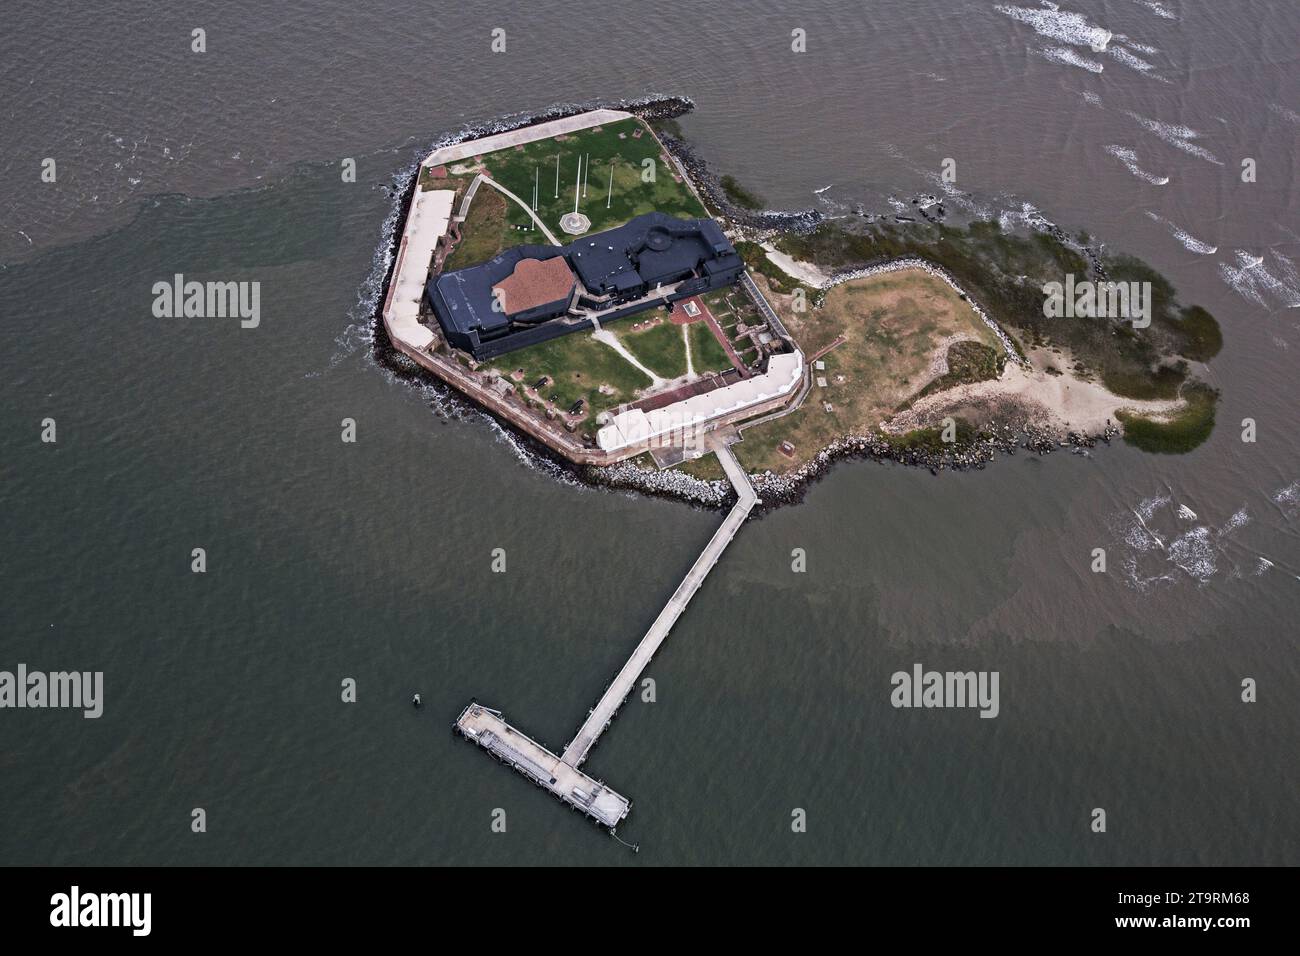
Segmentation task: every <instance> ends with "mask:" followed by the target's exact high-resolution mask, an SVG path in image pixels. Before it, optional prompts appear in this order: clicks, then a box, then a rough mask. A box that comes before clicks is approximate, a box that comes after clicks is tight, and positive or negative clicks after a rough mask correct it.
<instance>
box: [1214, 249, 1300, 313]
mask: <svg viewBox="0 0 1300 956" xmlns="http://www.w3.org/2000/svg"><path fill="white" fill-rule="evenodd" d="M1234 252H1235V255H1236V259H1237V264H1236V266H1231V265H1229V264H1228V263H1226V262H1220V263H1219V275H1220V276H1221V277H1222V279H1223V281H1224V282H1226V283H1227V284H1228V285H1229V286H1230V287H1231V288H1232V291H1233V292H1236V293H1237V294H1238V295H1240V296H1241V297H1242V298H1244V299H1246V300H1248V301H1250V302H1254V303H1255V304H1256V305H1258V306H1260V307H1261V308H1264V309H1267V308H1269V307H1270V306H1269V299H1272V300H1274V301H1276V302H1278V303H1280V304H1281V305H1282V306H1283V308H1287V309H1300V283H1293V284H1290V285H1289V284H1287V283H1286V282H1284V281H1283V280H1282V279H1281V278H1279V277H1278V276H1275V275H1273V273H1271V272H1269V271H1268V267H1267V266H1265V265H1264V257H1263V256H1252V255H1250V253H1248V252H1246V251H1245V250H1244V249H1236V250H1234ZM1273 255H1274V257H1275V258H1276V259H1280V260H1282V261H1281V262H1280V263H1278V266H1277V267H1278V269H1279V271H1281V272H1285V269H1286V268H1287V267H1290V268H1291V270H1292V271H1294V264H1293V263H1291V260H1290V259H1287V258H1286V257H1285V256H1280V255H1279V254H1278V253H1273Z"/></svg>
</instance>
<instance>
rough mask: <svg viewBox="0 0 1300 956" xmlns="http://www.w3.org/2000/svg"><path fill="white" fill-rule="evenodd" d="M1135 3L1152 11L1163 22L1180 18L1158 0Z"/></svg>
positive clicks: (1137, 0)
mask: <svg viewBox="0 0 1300 956" xmlns="http://www.w3.org/2000/svg"><path fill="white" fill-rule="evenodd" d="M1135 2H1136V3H1138V4H1139V5H1141V6H1144V7H1146V8H1147V9H1148V10H1150V11H1151V12H1152V13H1154V14H1155V15H1156V16H1158V17H1160V19H1162V20H1177V19H1178V17H1177V16H1176V15H1175V14H1174V12H1173V11H1172V10H1170V9H1169V8H1168V7H1166V6H1165V5H1164V4H1163V3H1160V2H1158V0H1135Z"/></svg>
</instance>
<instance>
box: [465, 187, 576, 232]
mask: <svg viewBox="0 0 1300 956" xmlns="http://www.w3.org/2000/svg"><path fill="white" fill-rule="evenodd" d="M477 178H478V179H481V180H483V182H485V183H487V184H488V185H489V186H491V187H492V188H493V189H495V190H496V191H497V192H499V193H501V194H502V195H504V196H509V197H510V198H511V199H513V200H514V201H515V202H517V203H518V204H519V208H521V209H522V210H523V211H524V212H526V213H528V215H529V216H531V217H532V219H533V222H535V223H537V228H538V229H540V230H542V232H543V233H544V234H545V235H546V238H547V239H548V240H550V243H551V245H553V246H562V245H564V243H562V242H560V240H559V239H556V238H555V233H553V232H551V230H549V229H547V228H546V223H544V222H542V220H541V219H539V218H538V216H537V213H535V212H533V210H532V209H531V208H530V207H529V205H528V203H526V202H524V201H523V200H522V199H520V198H519V197H518V196H516V195H515V194H514V193H512V192H511V191H510V190H508V189H506V187H505V186H502V185H501V184H500V183H499V182H497V181H496V180H495V179H493V178H491V177H490V176H484V175H483V174H482V173H479V175H478V177H477Z"/></svg>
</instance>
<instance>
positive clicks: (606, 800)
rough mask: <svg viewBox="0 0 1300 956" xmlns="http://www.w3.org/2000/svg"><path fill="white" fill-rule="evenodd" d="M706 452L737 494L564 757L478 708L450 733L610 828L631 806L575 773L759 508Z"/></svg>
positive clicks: (730, 461)
mask: <svg viewBox="0 0 1300 956" xmlns="http://www.w3.org/2000/svg"><path fill="white" fill-rule="evenodd" d="M713 452H714V454H716V455H717V456H718V460H719V461H720V462H721V463H722V468H723V470H724V471H725V472H726V473H727V478H728V480H729V481H730V482H731V485H732V487H733V488H735V490H736V496H737V497H736V503H735V504H734V505H733V506H732V508H731V510H730V511H729V512H728V513H727V517H726V519H725V520H724V521H723V522H722V525H721V526H720V527H719V528H718V530H717V531H715V532H714V533H713V537H712V538H710V539H709V543H708V544H707V545H705V547H704V550H703V551H702V552H700V556H699V557H698V558H696V559H695V563H694V564H693V565H691V569H690V570H689V571H687V572H686V577H685V578H683V579H682V582H681V584H679V585H678V586H677V590H676V591H674V592H673V595H672V597H670V598H669V599H668V603H667V604H666V605H664V608H663V610H662V611H660V612H659V616H658V617H657V618H655V621H654V623H653V624H651V625H650V630H648V631H646V634H645V636H644V637H643V638H641V642H640V643H639V644H637V646H636V650H634V651H633V652H632V656H631V657H629V658H628V659H627V663H625V664H624V665H623V667H622V668H621V669H620V670H619V672H618V673H617V674H616V675H614V679H613V681H611V682H610V685H609V687H607V688H606V689H605V693H604V694H602V695H601V698H600V700H598V701H597V702H596V706H595V707H593V708H592V709H591V712H590V713H589V714H588V715H587V719H586V720H585V721H583V723H582V726H581V727H579V728H578V732H577V733H576V734H574V737H573V739H572V740H571V741H569V745H568V746H567V747H565V748H564V753H563V754H561V755H560V756H558V757H557V756H556V755H555V754H554V753H552V752H551V751H549V750H547V749H546V748H545V747H543V746H542V745H541V744H539V743H537V742H536V741H534V740H533V739H532V738H531V737H529V736H527V735H526V734H524V733H522V732H521V731H519V730H517V729H516V728H514V727H512V726H511V725H510V724H508V723H506V721H505V719H504V717H502V715H501V714H500V712H498V711H493V710H490V709H489V708H485V707H483V706H481V705H479V704H477V703H474V704H470V706H469V707H466V708H465V710H464V712H463V713H462V714H461V715H460V717H459V718H458V719H457V720H456V724H455V727H456V730H458V731H459V732H460V733H461V734H463V735H464V736H465V737H466V738H468V739H470V740H472V741H474V742H475V743H477V744H478V745H479V746H481V747H483V748H484V749H485V750H487V751H488V752H489V753H491V754H493V755H494V756H496V757H497V758H498V759H500V760H501V761H502V762H503V763H506V764H508V765H510V766H513V767H514V768H515V769H516V770H518V771H519V772H520V773H522V774H523V775H524V776H526V777H528V778H529V779H531V780H532V781H533V782H534V783H536V784H537V785H538V786H540V787H543V788H544V789H547V790H550V791H551V792H552V793H553V794H555V796H557V797H559V798H560V799H561V800H563V801H564V802H565V803H567V804H569V805H570V806H573V807H575V808H576V809H579V810H581V811H583V812H584V813H586V814H587V815H588V816H590V817H592V818H593V819H595V820H597V821H598V822H599V823H601V824H603V825H604V826H607V827H610V828H611V829H612V828H613V827H614V826H615V825H616V824H617V823H618V822H619V821H620V820H622V819H623V818H624V817H625V816H627V813H628V810H629V809H630V808H631V802H630V801H629V800H627V798H625V797H623V796H621V795H620V794H618V793H616V792H615V791H613V790H611V789H609V788H608V787H606V786H605V785H604V783H603V782H601V781H597V780H594V779H593V778H592V777H589V776H588V775H587V774H585V773H583V772H582V771H581V770H579V769H578V768H579V767H580V766H581V765H582V763H583V761H585V760H586V759H587V755H588V754H590V753H591V749H592V747H594V746H595V745H596V741H597V740H599V739H600V735H601V734H602V733H604V732H605V729H606V728H607V727H609V725H610V723H611V722H612V721H613V719H614V717H615V715H616V714H617V713H618V709H619V707H621V706H622V705H623V701H625V700H626V699H627V697H628V695H629V694H630V693H631V692H632V689H633V688H634V687H635V686H636V681H637V678H638V677H640V676H641V672H642V671H644V670H645V668H646V667H647V666H648V665H649V663H650V661H651V660H652V659H653V658H654V655H655V652H656V651H658V650H659V647H660V645H662V644H663V642H664V640H665V639H666V638H667V637H668V633H669V631H671V630H672V627H673V625H674V624H675V623H677V619H678V618H679V617H681V615H682V612H683V611H685V610H686V605H687V604H688V603H690V600H691V598H692V597H694V596H695V592H696V591H698V590H699V589H700V585H701V584H703V583H704V579H705V578H706V577H707V576H708V574H709V572H710V571H711V570H713V566H714V565H715V564H717V563H718V558H719V557H721V556H722V552H723V551H724V550H726V547H727V545H729V544H730V543H731V539H732V538H734V537H735V536H736V532H737V531H739V530H740V526H741V525H742V524H744V523H745V519H746V518H747V517H749V512H750V511H751V510H752V509H753V507H754V505H755V504H757V503H758V496H757V495H756V494H755V493H754V488H753V486H752V485H750V483H749V477H748V476H747V475H746V474H745V470H744V469H743V468H742V467H741V466H740V462H738V461H736V457H735V455H733V454H732V453H731V449H730V448H728V447H727V446H726V445H725V444H722V443H720V442H718V443H715V444H714V446H713Z"/></svg>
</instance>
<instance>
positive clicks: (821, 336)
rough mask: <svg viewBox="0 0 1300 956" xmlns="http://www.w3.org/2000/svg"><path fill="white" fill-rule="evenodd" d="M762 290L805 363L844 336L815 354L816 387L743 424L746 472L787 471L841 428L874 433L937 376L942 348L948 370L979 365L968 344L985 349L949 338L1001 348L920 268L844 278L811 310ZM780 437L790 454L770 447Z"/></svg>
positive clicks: (968, 309) (952, 294)
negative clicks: (797, 402) (955, 361)
mask: <svg viewBox="0 0 1300 956" xmlns="http://www.w3.org/2000/svg"><path fill="white" fill-rule="evenodd" d="M760 284H761V283H760ZM771 298H772V300H773V305H774V307H776V308H777V309H778V310H779V311H780V312H781V313H782V315H783V317H784V318H785V321H786V325H787V327H788V328H789V330H790V333H791V335H793V336H794V338H795V341H797V342H798V343H799V346H800V348H802V349H803V351H804V354H805V356H807V357H808V359H809V361H811V360H812V356H813V355H814V354H815V353H816V352H818V351H819V350H821V349H822V348H823V347H825V346H827V345H829V344H831V343H832V342H834V341H835V340H836V339H837V338H839V337H840V336H843V337H844V338H845V342H844V343H843V344H841V345H839V346H836V347H835V348H834V349H832V350H831V351H829V352H827V353H826V355H825V356H823V358H822V361H824V362H825V363H826V368H825V370H824V371H814V372H813V375H814V377H817V376H820V377H823V378H825V379H826V383H827V384H826V386H825V387H819V386H817V385H815V384H814V386H813V389H812V391H811V392H810V393H809V395H808V398H807V399H806V400H805V401H804V403H803V405H802V406H801V407H800V408H799V409H798V410H796V411H794V412H792V413H791V414H789V415H786V416H784V417H782V418H778V419H774V420H773V421H770V422H765V423H764V424H762V425H758V426H755V427H754V428H750V429H746V430H745V432H744V441H742V442H741V443H740V444H738V445H736V446H735V450H736V453H737V455H738V457H739V458H740V461H741V463H742V464H743V465H745V467H747V468H749V469H750V470H754V471H758V470H762V469H768V468H770V469H771V470H772V471H775V472H778V473H779V472H783V471H789V470H791V469H793V468H794V467H796V466H797V465H798V464H799V462H800V461H801V460H804V459H806V458H807V456H809V455H811V454H813V453H814V452H816V451H818V450H820V449H821V448H822V447H824V446H825V445H827V444H829V443H830V442H831V441H833V440H834V439H835V438H838V437H839V436H841V435H846V434H864V433H868V432H872V431H875V430H876V429H877V428H878V427H879V425H880V423H881V422H882V421H883V420H885V419H888V418H889V417H891V416H892V415H893V414H894V411H895V410H896V409H897V408H899V407H900V406H903V405H906V404H907V403H908V402H909V401H910V400H911V399H913V398H914V397H916V396H917V395H918V394H919V393H920V392H921V391H923V390H924V389H925V388H926V386H927V385H929V384H930V383H931V382H932V381H933V380H934V379H936V378H938V377H939V376H940V374H942V373H941V372H936V370H935V353H936V351H937V350H939V349H941V348H944V349H945V355H947V354H948V350H949V349H952V350H955V352H954V353H953V357H954V358H958V357H961V358H962V359H963V361H962V362H961V363H960V364H959V365H954V368H960V369H962V370H963V371H966V372H967V373H968V374H969V373H970V372H971V370H972V369H973V368H979V367H981V366H980V365H979V363H971V362H970V361H969V358H970V357H971V353H972V351H974V352H975V353H976V354H977V355H984V354H986V352H985V349H984V348H981V349H979V350H972V349H971V348H970V347H969V346H964V345H963V344H962V343H961V342H951V344H949V345H948V346H947V347H946V348H945V346H944V342H945V341H951V339H952V338H953V337H955V336H961V337H962V339H963V340H968V341H973V342H976V343H978V344H979V345H980V346H982V347H986V348H987V349H988V350H996V351H997V352H999V353H1000V352H1001V351H1002V348H1001V345H1000V344H999V343H998V341H997V338H996V336H994V335H993V332H992V330H990V329H989V328H988V326H986V325H985V324H984V323H983V322H982V321H981V320H980V318H979V316H977V315H976V314H975V313H974V311H972V309H971V307H970V306H969V305H968V304H967V303H965V302H963V301H962V300H961V299H959V298H958V297H957V294H956V293H955V292H954V291H953V290H952V288H951V287H950V286H949V285H947V284H946V283H944V282H942V281H940V280H938V279H936V278H934V277H932V276H930V275H929V274H927V273H925V272H923V271H921V270H919V269H909V270H904V271H900V272H891V273H884V274H881V275H875V276H870V277H868V278H865V279H857V280H854V281H852V282H846V283H844V284H843V285H840V286H836V287H835V288H834V289H832V290H831V291H830V292H829V293H827V295H826V298H825V301H824V302H823V304H822V306H821V307H820V308H817V309H809V310H808V311H806V312H803V313H797V312H793V311H791V310H790V309H789V298H788V297H783V296H780V295H776V294H773V295H772V296H771ZM986 371H992V370H991V369H990V370H986ZM826 402H828V403H830V405H831V407H832V410H831V411H829V412H828V411H826V410H825V408H824V407H823V403H826ZM783 441H789V442H790V443H791V444H793V445H794V446H795V456H796V457H795V459H791V458H789V457H787V456H785V455H784V454H782V453H781V452H779V451H778V450H777V446H779V445H780V444H781V442H783Z"/></svg>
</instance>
